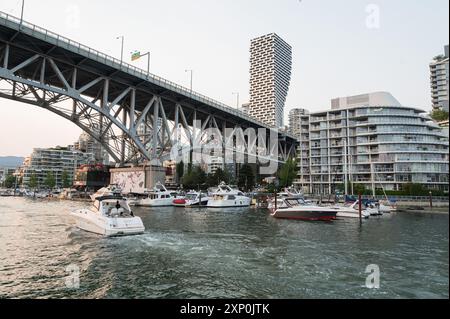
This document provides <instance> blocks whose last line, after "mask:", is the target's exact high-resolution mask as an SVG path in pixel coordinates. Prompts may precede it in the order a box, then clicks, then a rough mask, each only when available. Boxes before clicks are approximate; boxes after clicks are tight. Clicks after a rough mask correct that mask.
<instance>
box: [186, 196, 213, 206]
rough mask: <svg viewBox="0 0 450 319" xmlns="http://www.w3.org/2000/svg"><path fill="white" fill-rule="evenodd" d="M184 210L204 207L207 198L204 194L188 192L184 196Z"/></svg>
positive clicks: (206, 203)
mask: <svg viewBox="0 0 450 319" xmlns="http://www.w3.org/2000/svg"><path fill="white" fill-rule="evenodd" d="M185 199H186V205H185V206H186V208H191V207H200V206H204V207H206V206H207V205H208V201H209V199H210V198H209V196H208V194H206V193H202V192H189V193H187V194H186V197H185Z"/></svg>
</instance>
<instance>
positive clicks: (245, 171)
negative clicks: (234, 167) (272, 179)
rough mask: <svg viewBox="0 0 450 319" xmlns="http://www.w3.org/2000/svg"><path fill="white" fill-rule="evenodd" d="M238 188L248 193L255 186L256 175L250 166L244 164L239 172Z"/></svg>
mask: <svg viewBox="0 0 450 319" xmlns="http://www.w3.org/2000/svg"><path fill="white" fill-rule="evenodd" d="M238 186H239V187H240V188H242V189H245V190H246V191H248V190H250V189H252V188H253V187H254V186H255V174H254V173H253V169H252V167H251V166H250V165H248V164H244V165H242V167H241V169H240V170H239V180H238Z"/></svg>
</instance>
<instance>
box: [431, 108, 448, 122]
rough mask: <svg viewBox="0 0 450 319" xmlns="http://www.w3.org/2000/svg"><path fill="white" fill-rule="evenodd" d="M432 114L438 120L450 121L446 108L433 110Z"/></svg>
mask: <svg viewBox="0 0 450 319" xmlns="http://www.w3.org/2000/svg"><path fill="white" fill-rule="evenodd" d="M430 116H431V118H432V119H433V120H435V121H436V122H442V121H448V112H445V111H444V110H439V109H437V110H434V111H433V112H431V114H430Z"/></svg>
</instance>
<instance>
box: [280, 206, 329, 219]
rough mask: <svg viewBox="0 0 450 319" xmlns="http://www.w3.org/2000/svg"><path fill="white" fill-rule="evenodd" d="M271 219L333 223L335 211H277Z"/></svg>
mask: <svg viewBox="0 0 450 319" xmlns="http://www.w3.org/2000/svg"><path fill="white" fill-rule="evenodd" d="M272 217H274V218H278V219H292V220H303V221H333V220H336V218H337V212H336V211H317V210H304V211H303V210H302V211H299V210H295V209H278V210H276V211H275V212H273V213H272Z"/></svg>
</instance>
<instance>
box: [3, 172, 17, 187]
mask: <svg viewBox="0 0 450 319" xmlns="http://www.w3.org/2000/svg"><path fill="white" fill-rule="evenodd" d="M15 184H16V178H15V177H14V176H12V175H8V176H6V178H5V181H4V185H5V187H6V188H13V187H14V186H15Z"/></svg>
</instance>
